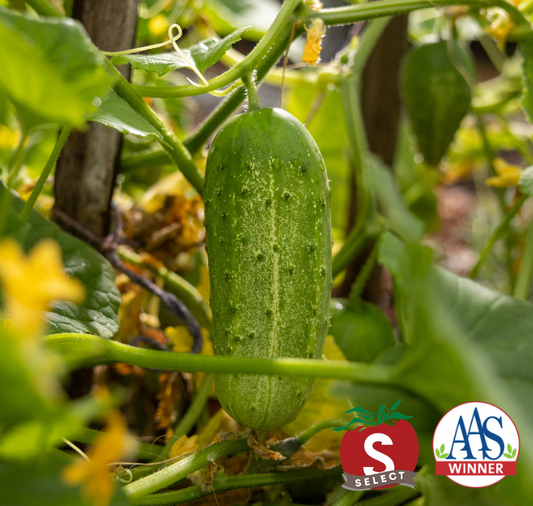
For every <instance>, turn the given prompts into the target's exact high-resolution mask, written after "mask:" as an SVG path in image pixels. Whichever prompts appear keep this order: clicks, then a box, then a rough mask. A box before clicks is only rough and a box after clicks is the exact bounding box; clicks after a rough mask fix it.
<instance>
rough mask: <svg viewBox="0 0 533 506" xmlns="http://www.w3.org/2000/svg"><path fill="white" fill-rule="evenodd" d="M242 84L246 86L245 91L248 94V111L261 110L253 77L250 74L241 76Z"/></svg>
mask: <svg viewBox="0 0 533 506" xmlns="http://www.w3.org/2000/svg"><path fill="white" fill-rule="evenodd" d="M242 82H243V83H244V85H245V86H246V91H247V94H248V110H249V111H258V110H259V109H261V104H260V103H259V97H258V96H257V88H256V86H255V82H254V78H253V76H252V75H250V74H247V75H245V76H242Z"/></svg>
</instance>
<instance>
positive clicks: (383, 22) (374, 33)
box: [351, 17, 391, 77]
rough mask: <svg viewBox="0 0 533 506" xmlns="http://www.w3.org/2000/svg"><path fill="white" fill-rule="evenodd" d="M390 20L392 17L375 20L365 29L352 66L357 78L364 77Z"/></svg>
mask: <svg viewBox="0 0 533 506" xmlns="http://www.w3.org/2000/svg"><path fill="white" fill-rule="evenodd" d="M390 20H391V18H390V17H386V18H379V19H375V20H373V21H371V22H370V23H369V25H368V26H367V27H366V28H365V31H364V33H363V38H362V39H361V42H360V44H359V45H358V47H357V50H356V52H355V54H354V57H353V61H352V64H351V70H352V73H353V74H355V75H356V76H358V77H360V76H361V75H362V72H363V70H364V68H365V65H366V62H367V61H368V58H369V57H370V55H371V53H372V50H373V49H374V47H375V45H376V44H377V42H378V40H379V38H380V37H381V34H382V33H383V31H384V30H385V28H387V25H388V24H389V22H390Z"/></svg>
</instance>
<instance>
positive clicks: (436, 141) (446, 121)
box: [402, 40, 473, 165]
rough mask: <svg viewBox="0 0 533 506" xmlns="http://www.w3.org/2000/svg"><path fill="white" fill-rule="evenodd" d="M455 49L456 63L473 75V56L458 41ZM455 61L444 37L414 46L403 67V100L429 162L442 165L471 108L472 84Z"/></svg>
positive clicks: (421, 150)
mask: <svg viewBox="0 0 533 506" xmlns="http://www.w3.org/2000/svg"><path fill="white" fill-rule="evenodd" d="M453 49H454V55H455V56H454V58H455V60H456V62H454V63H456V64H457V65H460V67H462V68H461V70H462V71H463V72H465V71H466V73H467V74H473V63H472V59H471V57H470V55H469V54H468V53H466V52H465V50H464V49H462V48H461V46H459V44H457V43H456V42H455V43H454V44H453ZM454 63H452V60H451V59H450V56H449V53H448V47H447V41H445V40H441V41H439V42H435V43H431V44H424V45H422V46H419V47H417V48H415V49H413V50H412V51H411V52H410V53H409V55H408V56H407V58H406V60H405V63H404V67H403V73H402V96H403V100H404V103H405V106H406V108H407V112H408V114H409V118H410V120H411V125H412V128H413V132H414V133H415V134H416V136H417V137H418V148H419V150H420V152H421V153H422V154H423V155H424V159H425V161H426V163H428V164H429V165H438V164H439V162H440V160H441V158H442V157H443V156H444V155H445V154H446V151H447V150H448V146H449V145H450V143H451V142H452V140H453V138H454V135H455V132H456V131H457V129H458V128H459V126H460V124H461V121H462V119H463V118H464V117H465V116H466V114H467V112H468V110H469V108H470V100H471V91H470V86H469V85H468V83H467V81H466V79H465V78H464V77H463V74H462V73H461V72H459V70H458V69H457V68H456V67H455V65H454Z"/></svg>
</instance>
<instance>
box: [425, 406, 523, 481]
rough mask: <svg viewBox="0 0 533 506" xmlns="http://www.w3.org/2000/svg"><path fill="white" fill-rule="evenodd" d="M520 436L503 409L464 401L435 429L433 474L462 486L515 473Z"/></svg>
mask: <svg viewBox="0 0 533 506" xmlns="http://www.w3.org/2000/svg"><path fill="white" fill-rule="evenodd" d="M519 451H520V439H519V436H518V431H517V430H516V426H515V424H514V423H513V421H512V420H511V418H509V416H508V415H507V413H505V411H502V410H501V409H500V408H498V407H497V406H493V405H492V404H487V403H485V402H467V403H466V404H461V405H459V406H456V407H455V408H453V409H452V410H450V411H448V413H446V414H445V415H444V416H443V418H442V420H441V421H440V422H439V424H438V425H437V428H436V429H435V435H434V436H433V452H434V454H435V460H436V463H435V474H437V475H444V476H447V477H448V478H450V480H452V481H454V482H455V483H458V484H459V485H463V486H465V487H473V488H479V487H488V486H489V485H493V484H494V483H497V482H498V481H500V480H503V478H505V476H508V475H515V474H516V459H517V458H518V452H519Z"/></svg>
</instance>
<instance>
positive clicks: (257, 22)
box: [202, 0, 279, 40]
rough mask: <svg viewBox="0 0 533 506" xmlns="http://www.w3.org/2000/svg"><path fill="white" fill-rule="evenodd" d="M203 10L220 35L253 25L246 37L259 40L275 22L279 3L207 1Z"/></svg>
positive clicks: (252, 0)
mask: <svg viewBox="0 0 533 506" xmlns="http://www.w3.org/2000/svg"><path fill="white" fill-rule="evenodd" d="M202 9H203V13H204V14H205V15H206V16H207V18H208V19H209V22H210V24H211V25H213V27H214V29H215V30H216V31H217V32H218V33H223V34H226V33H230V32H232V31H233V30H235V29H237V28H242V27H244V26H248V25H250V24H251V25H252V26H253V28H252V29H251V30H249V31H248V32H247V33H246V36H247V38H249V39H250V40H259V39H260V38H261V37H262V36H263V35H264V34H265V32H266V31H267V30H268V28H270V25H271V24H272V22H273V21H274V19H275V17H276V15H277V13H278V11H279V3H278V2H277V1H276V0H261V2H257V1H256V0H207V1H206V2H204V5H203V7H202Z"/></svg>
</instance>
